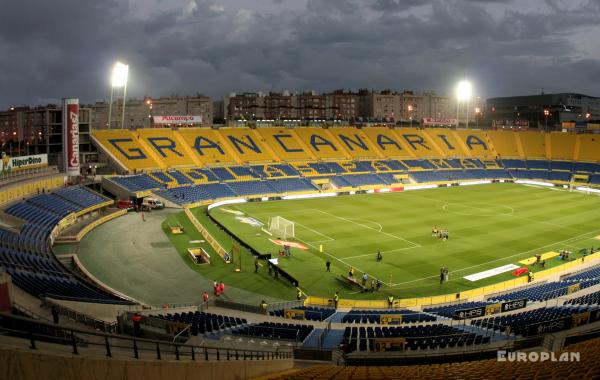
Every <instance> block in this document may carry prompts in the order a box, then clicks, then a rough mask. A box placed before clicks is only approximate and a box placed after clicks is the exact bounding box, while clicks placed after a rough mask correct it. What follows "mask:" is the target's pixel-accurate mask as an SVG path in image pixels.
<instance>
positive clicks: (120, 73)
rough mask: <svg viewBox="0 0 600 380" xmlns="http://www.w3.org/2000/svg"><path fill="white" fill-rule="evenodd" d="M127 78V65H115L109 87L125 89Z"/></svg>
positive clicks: (119, 63) (118, 63)
mask: <svg viewBox="0 0 600 380" xmlns="http://www.w3.org/2000/svg"><path fill="white" fill-rule="evenodd" d="M128 76H129V65H125V64H123V63H121V62H117V63H115V65H114V66H113V69H112V75H111V77H110V78H111V79H110V83H111V86H113V87H125V86H127V77H128Z"/></svg>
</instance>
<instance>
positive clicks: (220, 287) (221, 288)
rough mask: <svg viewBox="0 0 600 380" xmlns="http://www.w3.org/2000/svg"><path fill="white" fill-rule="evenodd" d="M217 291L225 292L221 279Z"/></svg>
mask: <svg viewBox="0 0 600 380" xmlns="http://www.w3.org/2000/svg"><path fill="white" fill-rule="evenodd" d="M219 293H220V294H223V293H225V284H224V283H223V281H221V283H220V284H219Z"/></svg>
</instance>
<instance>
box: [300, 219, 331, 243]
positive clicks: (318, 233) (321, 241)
mask: <svg viewBox="0 0 600 380" xmlns="http://www.w3.org/2000/svg"><path fill="white" fill-rule="evenodd" d="M294 223H296V224H297V225H299V226H301V227H303V228H306V229H307V230H309V231H312V232H314V233H316V234H317V235H321V236H323V237H324V238H326V239H327V240H318V241H316V242H314V243H323V242H327V241H335V239H334V238H332V237H331V236H329V235H325V234H324V233H321V232H319V231H316V230H313V229H312V228H310V227H307V226H305V225H304V224H300V223H298V222H294Z"/></svg>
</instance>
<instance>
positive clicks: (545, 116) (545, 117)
mask: <svg viewBox="0 0 600 380" xmlns="http://www.w3.org/2000/svg"><path fill="white" fill-rule="evenodd" d="M548 115H550V110H547V109H545V110H544V119H545V120H546V132H548Z"/></svg>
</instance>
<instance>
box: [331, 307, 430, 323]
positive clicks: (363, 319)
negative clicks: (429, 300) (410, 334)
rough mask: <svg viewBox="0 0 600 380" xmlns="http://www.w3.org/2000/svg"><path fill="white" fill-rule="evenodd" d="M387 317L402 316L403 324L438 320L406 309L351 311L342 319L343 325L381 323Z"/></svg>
mask: <svg viewBox="0 0 600 380" xmlns="http://www.w3.org/2000/svg"><path fill="white" fill-rule="evenodd" d="M385 315H402V323H417V322H434V321H435V320H436V317H434V316H433V315H430V314H426V313H419V312H416V311H413V310H405V309H398V310H384V311H382V310H350V312H348V314H346V315H344V316H343V317H342V323H380V321H381V316H385ZM390 324H393V323H390Z"/></svg>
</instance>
